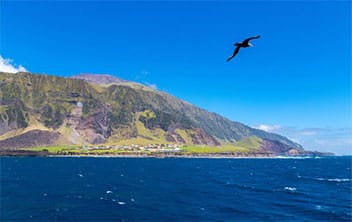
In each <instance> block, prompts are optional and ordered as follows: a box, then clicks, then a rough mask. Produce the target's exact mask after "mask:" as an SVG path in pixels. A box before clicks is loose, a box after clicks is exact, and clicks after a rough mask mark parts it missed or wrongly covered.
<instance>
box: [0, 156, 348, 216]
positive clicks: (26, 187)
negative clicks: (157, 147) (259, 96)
mask: <svg viewBox="0 0 352 222" xmlns="http://www.w3.org/2000/svg"><path fill="white" fill-rule="evenodd" d="M351 161H352V158H351V157H322V158H306V159H207V158H203V159H202V158H198V159H197V158H164V159H158V158H94V157H1V158H0V163H1V187H0V188H1V206H0V207H1V215H0V220H1V221H351V220H352V213H351V211H352V202H351V201H352V200H351Z"/></svg>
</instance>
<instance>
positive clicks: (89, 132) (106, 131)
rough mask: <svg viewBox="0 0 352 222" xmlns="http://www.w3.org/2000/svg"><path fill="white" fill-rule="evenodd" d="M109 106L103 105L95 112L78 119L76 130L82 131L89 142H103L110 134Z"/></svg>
mask: <svg viewBox="0 0 352 222" xmlns="http://www.w3.org/2000/svg"><path fill="white" fill-rule="evenodd" d="M109 111H110V106H109V105H105V106H103V108H102V109H101V111H99V112H96V113H94V114H92V115H90V116H88V117H86V118H84V119H82V120H81V121H80V123H79V124H78V126H77V130H80V131H83V132H84V134H85V137H86V139H87V141H88V142H89V143H92V144H99V143H104V142H105V141H106V139H107V138H109V137H110V136H111V133H112V128H111V124H110V114H109Z"/></svg>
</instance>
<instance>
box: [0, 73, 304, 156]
mask: <svg viewBox="0 0 352 222" xmlns="http://www.w3.org/2000/svg"><path fill="white" fill-rule="evenodd" d="M31 130H44V131H49V132H55V133H59V134H60V135H59V136H57V140H56V141H53V142H52V143H53V144H99V143H116V142H118V143H123V142H126V143H129V142H131V141H133V142H135V143H180V144H196V145H208V146H220V145H221V144H224V143H230V144H231V143H236V142H237V143H238V141H241V140H244V141H245V139H246V138H250V137H255V138H258V139H259V140H260V141H261V143H260V144H261V146H260V147H256V148H261V149H268V147H275V152H276V153H280V152H284V153H287V152H288V151H289V150H291V149H294V150H296V151H297V152H301V151H303V148H302V147H301V146H300V145H299V144H297V143H294V142H292V141H290V140H288V139H287V138H285V137H283V136H280V135H277V134H272V133H268V132H265V131H261V130H258V129H253V128H251V127H248V126H246V125H244V124H242V123H239V122H233V121H230V120H229V119H226V118H224V117H222V116H220V115H218V114H216V113H210V112H208V111H206V110H204V109H201V108H198V107H195V106H193V105H191V104H189V103H187V102H184V101H182V100H179V99H177V98H176V97H174V96H171V95H169V94H166V93H164V92H160V91H157V90H154V89H151V88H149V87H146V86H144V85H141V84H138V83H133V82H128V81H124V80H121V79H118V78H115V77H113V76H108V75H89V74H84V75H79V76H74V77H73V78H62V77H55V76H46V75H35V74H31V73H17V74H9V73H0V147H1V140H5V139H9V138H12V137H16V136H17V137H18V136H19V135H21V134H24V133H27V132H30V131H31ZM7 141H8V140H7ZM242 144H244V143H242ZM248 146H250V145H248ZM280 148H282V150H280Z"/></svg>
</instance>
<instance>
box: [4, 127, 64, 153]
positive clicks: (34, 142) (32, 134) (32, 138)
mask: <svg viewBox="0 0 352 222" xmlns="http://www.w3.org/2000/svg"><path fill="white" fill-rule="evenodd" d="M60 135H61V134H60V133H58V132H49V131H43V130H32V131H29V132H27V133H24V134H21V135H18V136H14V137H11V138H9V139H5V140H2V141H0V149H18V148H26V147H35V146H48V145H52V144H55V142H56V141H57V140H58V139H59V137H60Z"/></svg>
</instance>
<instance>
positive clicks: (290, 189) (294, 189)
mask: <svg viewBox="0 0 352 222" xmlns="http://www.w3.org/2000/svg"><path fill="white" fill-rule="evenodd" d="M284 190H289V191H296V190H297V188H296V187H285V188H284Z"/></svg>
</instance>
